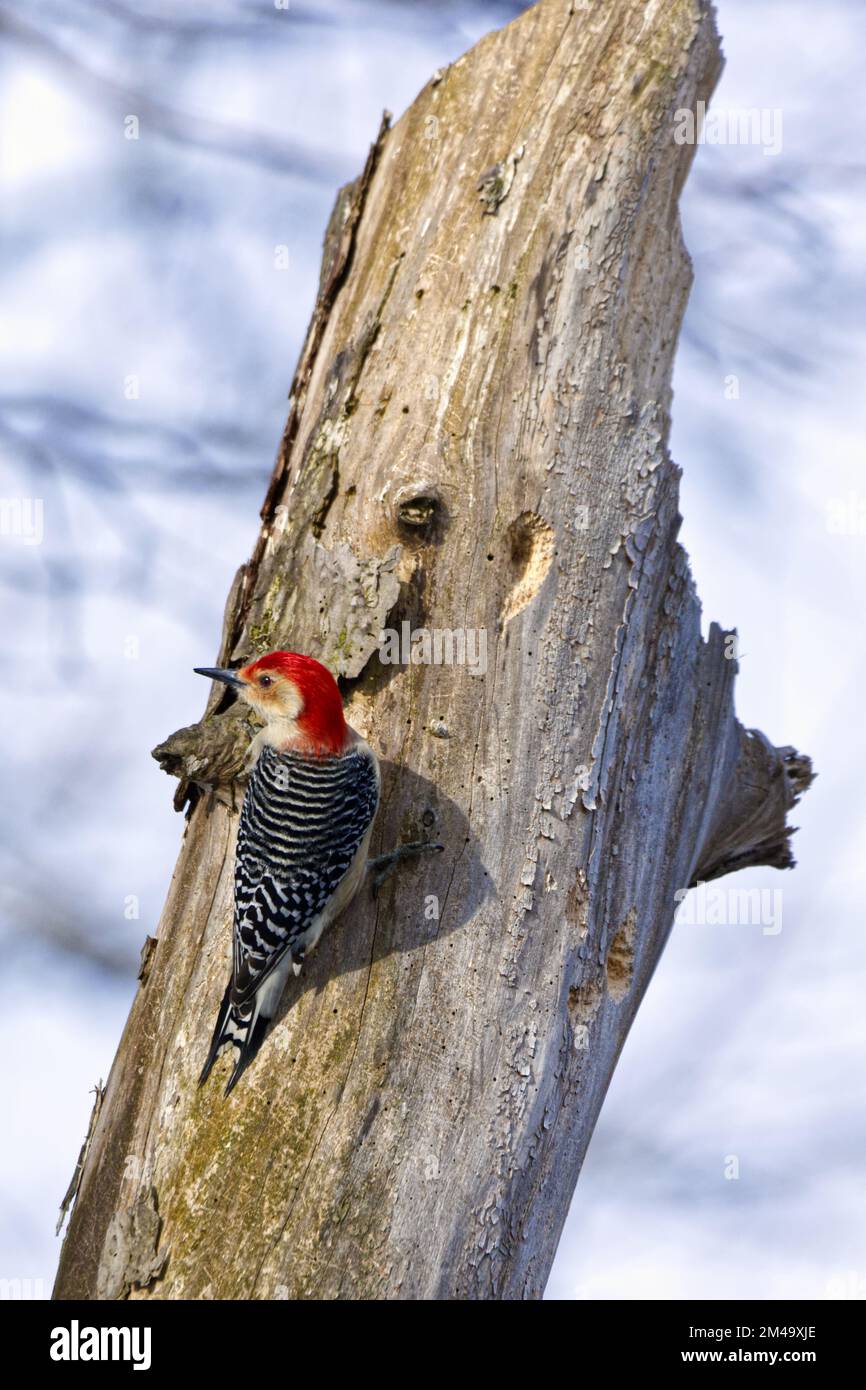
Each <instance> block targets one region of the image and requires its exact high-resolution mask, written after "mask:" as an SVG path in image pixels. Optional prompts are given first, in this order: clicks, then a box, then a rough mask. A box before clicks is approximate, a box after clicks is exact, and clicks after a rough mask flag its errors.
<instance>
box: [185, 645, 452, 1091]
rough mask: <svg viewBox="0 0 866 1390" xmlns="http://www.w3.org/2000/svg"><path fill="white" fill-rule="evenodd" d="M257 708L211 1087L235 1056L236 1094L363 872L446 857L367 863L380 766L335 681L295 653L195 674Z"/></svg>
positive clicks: (409, 849)
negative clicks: (219, 1063)
mask: <svg viewBox="0 0 866 1390" xmlns="http://www.w3.org/2000/svg"><path fill="white" fill-rule="evenodd" d="M195 669H196V671H197V673H198V674H199V675H201V676H210V677H212V679H213V680H218V681H223V682H224V683H225V684H226V685H228V686H230V687H231V688H232V689H233V690H235V691H236V692H237V694H238V696H239V697H240V698H241V699H242V700H245V701H246V703H247V704H248V705H250V706H251V707H252V709H253V710H254V711H255V713H256V714H257V715H258V717H259V718H260V719H262V720H263V721H264V728H263V729H262V730H261V732H260V733H258V734H257V735H256V737H255V738H254V739H253V741H252V743H251V744H250V750H249V754H248V758H247V765H248V767H251V768H252V770H251V772H250V778H249V782H248V785H247V790H246V795H245V797H244V804H243V808H242V810H241V816H240V824H239V827H238V843H237V859H236V867H235V915H234V934H233V936H234V942H233V958H232V974H231V979H230V980H229V983H228V987H227V989H226V992H225V996H224V998H223V1002H222V1005H221V1007H220V1011H219V1015H218V1017H217V1024H216V1028H215V1029H214V1035H213V1041H212V1042H211V1048H210V1052H209V1054H208V1058H207V1061H206V1062H205V1065H204V1070H203V1071H202V1074H201V1081H205V1080H206V1079H207V1077H208V1074H209V1072H210V1070H211V1067H212V1066H213V1064H214V1062H215V1061H216V1058H217V1057H218V1056H219V1054H220V1053H221V1052H222V1051H223V1050H224V1049H225V1048H227V1047H234V1048H235V1049H236V1053H237V1055H236V1058H235V1066H234V1070H233V1071H232V1074H231V1076H230V1078H229V1082H228V1085H227V1087H226V1094H228V1092H229V1091H230V1090H231V1088H232V1087H233V1086H234V1084H235V1082H236V1081H237V1079H238V1077H239V1076H240V1075H241V1072H242V1071H244V1069H245V1068H246V1067H247V1066H248V1065H249V1063H250V1062H251V1061H252V1059H253V1057H254V1056H255V1054H256V1052H257V1051H258V1049H259V1047H260V1046H261V1043H262V1039H263V1037H264V1034H265V1031H266V1029H267V1025H268V1021H269V1020H270V1019H271V1018H273V1016H274V1014H275V1012H276V1009H277V1005H278V1004H279V1002H280V997H281V995H282V993H283V990H284V988H285V985H286V981H287V980H288V977H289V972H290V971H291V970H294V973H295V974H296V975H299V974H300V971H301V964H302V962H303V960H304V957H305V955H306V954H307V953H308V952H310V951H312V950H313V948H314V947H315V945H316V943H317V942H318V940H319V937H320V936H321V934H322V932H323V931H324V929H325V927H327V926H328V925H329V923H330V922H332V921H333V920H334V918H335V917H336V916H337V915H338V913H340V912H341V911H342V910H343V908H344V907H346V905H347V904H348V903H349V902H350V901H351V899H352V898H353V897H354V896H355V894H356V893H357V891H358V889H359V887H360V886H361V883H362V882H363V879H364V875H365V870H366V869H367V868H368V867H372V868H374V869H376V870H379V871H380V874H379V877H380V879H381V877H383V876H384V875H385V874H386V873H387V871H388V870H389V869H390V868H391V867H393V865H394V863H396V862H397V860H398V859H400V858H402V857H403V856H404V855H407V854H412V853H417V852H419V851H420V850H429V849H441V846H440V845H431V844H426V843H425V844H418V845H402V846H400V847H399V848H398V849H396V850H392V851H391V853H390V854H385V855H382V856H381V857H380V858H379V859H375V860H368V858H367V851H368V848H369V844H370V835H371V832H372V828H373V819H374V817H375V815H376V809H377V807H378V803H379V766H378V762H377V760H376V755H375V754H374V752H373V750H372V749H371V747H370V745H369V744H368V743H367V742H366V740H365V739H363V738H361V736H360V734H357V733H356V732H355V730H354V729H352V728H350V727H349V725H348V724H347V723H346V720H345V718H344V716H343V702H342V700H341V698H340V691H339V688H338V686H337V683H336V681H335V680H334V677H333V676H332V675H331V673H330V671H329V670H328V669H327V668H326V667H325V666H322V665H321V664H320V663H319V662H318V661H314V660H313V658H312V657H309V656H301V655H300V654H299V653H297V652H269V653H268V655H267V656H262V657H260V658H259V659H258V660H257V661H253V662H250V664H249V665H247V666H243V667H241V669H240V670H238V671H229V670H223V669H220V668H217V667H201V666H197V667H196V668H195Z"/></svg>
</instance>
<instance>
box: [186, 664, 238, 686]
mask: <svg viewBox="0 0 866 1390" xmlns="http://www.w3.org/2000/svg"><path fill="white" fill-rule="evenodd" d="M192 669H193V670H194V671H195V673H196V675H197V676H210V678H211V680H212V681H222V683H223V685H230V686H232V687H233V688H234V689H235V690H243V688H244V686H245V685H246V681H243V680H241V678H240V676H239V675H238V673H237V671H226V670H224V669H223V668H222V667H221V666H193V668H192Z"/></svg>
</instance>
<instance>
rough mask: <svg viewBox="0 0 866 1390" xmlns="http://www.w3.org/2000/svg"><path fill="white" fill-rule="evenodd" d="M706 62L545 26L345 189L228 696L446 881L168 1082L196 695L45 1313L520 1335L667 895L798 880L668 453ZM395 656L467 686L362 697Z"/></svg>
mask: <svg viewBox="0 0 866 1390" xmlns="http://www.w3.org/2000/svg"><path fill="white" fill-rule="evenodd" d="M719 63H720V58H719V49H718V44H717V38H716V34H715V30H714V26H713V20H712V16H711V12H710V9H709V6H708V5H706V4H705V3H703V0H674V2H673V3H670V4H664V5H659V4H655V3H653V4H650V3H648V0H610V3H607V4H603V5H602V4H579V3H576V2H575V3H570V0H542V3H540V4H538V5H537V6H536V7H535V8H534V9H532V10H529V11H528V12H527V13H525V14H524V15H523V16H522V17H521V18H519V19H518V20H517V21H516V22H515V23H513V24H511V25H509V26H508V27H507V28H506V29H504V30H502V31H501V32H499V33H495V34H492V35H490V36H488V37H487V38H485V39H484V40H483V41H482V42H481V43H479V44H478V45H477V47H476V48H474V49H473V50H472V51H471V52H470V53H469V54H467V55H466V56H465V57H463V58H462V59H460V61H459V62H457V63H455V64H454V65H453V66H452V67H450V68H448V69H447V70H445V71H442V72H438V73H436V74H435V75H434V76H433V78H432V79H431V81H430V82H429V83H428V85H427V86H426V87H425V88H424V90H423V91H422V93H421V94H420V96H419V97H418V99H417V101H416V102H415V103H414V105H413V106H412V107H411V109H410V110H409V111H408V112H407V113H406V115H405V116H403V118H402V119H401V120H400V121H399V122H398V123H397V125H396V126H395V127H394V128H393V129H389V128H388V124H387V121H386V123H385V124H384V125H383V128H382V130H381V132H380V135H379V138H378V140H377V142H376V144H375V146H374V147H373V149H372V151H371V154H370V158H369V160H368V162H367V166H366V168H365V170H364V172H363V174H362V176H361V177H360V178H359V179H358V181H357V182H356V183H354V184H352V185H350V186H349V187H348V188H346V189H345V190H343V192H342V193H341V195H340V197H339V199H338V201H337V206H336V208H335V211H334V215H333V217H332V220H331V224H330V226H329V229H328V234H327V238H326V245H325V256H324V264H323V270H322V280H321V286H320V293H319V299H318V304H317V307H316V310H315V313H314V316H313V320H312V324H311V326H310V330H309V334H308V338H307V342H306V345H305V347H304V351H303V354H302V357H301V361H300V365H299V367H298V371H297V376H296V379H295V382H294V385H293V388H292V397H291V411H290V414H289V420H288V424H287V426H286V430H285V435H284V438H283V441H282V446H281V449H280V453H279V457H278V461H277V465H276V469H275V472H274V475H273V479H272V482H271V485H270V488H269V491H268V495H267V498H266V501H265V505H264V509H263V513H262V517H263V522H262V530H261V536H260V539H259V543H258V546H257V549H256V551H255V554H254V556H253V558H252V560H251V561H250V563H249V564H247V565H246V566H244V567H243V569H242V570H241V571H240V573H239V576H238V580H237V582H236V584H235V586H234V588H233V591H232V593H231V595H230V598H229V602H228V608H227V614H226V624H225V631H224V636H223V644H222V650H221V652H220V654H219V658H218V659H219V661H220V663H221V664H227V663H228V662H230V661H234V660H238V659H240V658H244V659H248V658H250V657H251V656H252V655H253V654H255V653H260V652H262V651H265V650H268V649H270V648H278V647H287V648H290V649H295V650H301V651H306V652H310V653H312V654H313V655H317V656H319V657H320V658H321V659H322V660H324V661H326V662H328V663H329V664H330V665H331V666H332V668H333V669H334V670H335V671H337V672H339V673H340V675H341V676H342V677H343V683H344V688H345V692H346V697H347V702H348V713H349V718H350V720H351V722H352V723H354V724H355V726H356V727H358V728H359V729H361V730H362V731H363V732H365V733H366V734H367V736H368V737H369V738H370V740H371V742H372V743H373V745H374V746H375V747H376V748H377V749H378V750H379V752H380V753H381V754H382V755H383V757H384V759H385V760H386V763H385V780H384V798H383V805H382V810H381V812H380V817H379V821H378V827H377V842H378V845H379V846H380V847H382V848H388V847H390V846H391V845H393V844H394V843H396V842H398V841H400V840H402V839H410V838H411V839H417V838H423V837H425V836H426V837H430V838H435V839H438V840H441V841H442V842H444V844H445V846H446V851H445V853H444V854H443V855H442V856H440V857H438V858H436V859H432V858H428V859H426V860H424V861H423V862H419V863H417V864H416V865H414V866H413V867H410V868H407V869H405V870H403V871H402V872H401V874H400V875H399V877H397V878H395V879H392V880H391V882H389V884H388V885H387V886H386V888H385V889H384V890H383V892H382V894H381V895H380V896H379V898H378V900H374V899H373V898H372V897H371V895H369V894H363V895H362V897H361V898H360V899H359V900H358V901H357V902H356V903H355V905H354V906H353V907H352V909H351V910H350V911H349V912H348V913H347V914H346V915H345V916H344V918H343V919H342V920H341V921H340V923H339V924H338V926H337V927H336V928H335V929H334V930H333V931H332V932H331V933H330V934H329V935H328V936H327V937H326V939H325V940H324V942H323V944H322V945H321V947H320V948H319V951H318V953H317V955H316V956H315V957H313V958H312V959H311V961H310V962H309V965H308V967H306V968H305V973H304V975H303V976H302V977H301V979H300V980H298V981H297V982H296V983H295V984H290V986H289V988H288V991H287V997H286V999H285V1001H284V1004H283V1007H282V1009H281V1012H280V1014H279V1016H278V1019H277V1020H276V1023H275V1026H274V1027H273V1030H272V1032H271V1034H270V1037H269V1039H268V1040H267V1041H266V1043H265V1045H264V1047H263V1048H262V1051H261V1053H260V1054H259V1057H258V1059H257V1061H256V1063H255V1065H254V1066H253V1067H252V1068H251V1069H250V1071H248V1072H247V1074H246V1075H245V1076H244V1078H243V1081H242V1083H241V1084H240V1085H239V1086H238V1087H237V1088H236V1090H235V1091H234V1092H233V1093H232V1095H231V1096H230V1097H229V1098H228V1099H227V1100H226V1099H224V1098H223V1095H222V1087H221V1085H220V1084H219V1076H215V1077H214V1078H212V1080H211V1082H210V1083H209V1084H208V1085H206V1086H205V1087H204V1088H202V1089H198V1087H197V1085H196V1080H197V1076H198V1072H199V1069H200V1068H201V1065H202V1062H203V1060H204V1057H205V1055H206V1052H207V1046H208V1041H209V1037H210V1032H211V1029H212V1026H213V1022H214V1017H215V1014H216V1010H217V1005H218V1003H219V999H220V997H221V994H222V990H223V987H224V983H225V976H226V973H227V971H228V968H229V942H230V931H231V905H232V859H233V846H234V838H235V833H236V825H237V815H236V811H235V809H234V808H233V806H232V799H233V798H232V787H231V783H232V778H233V776H234V775H235V773H236V772H237V768H238V763H239V752H240V750H241V749H242V747H243V746H244V745H245V744H246V742H247V740H248V738H249V730H248V729H247V727H246V726H245V725H244V724H243V723H242V722H241V718H240V715H239V712H238V708H237V706H233V705H231V704H230V703H229V701H230V697H228V696H227V697H225V701H224V703H222V704H221V703H218V701H219V698H220V697H219V696H218V695H215V696H214V697H213V699H212V702H211V704H210V706H209V708H208V710H207V713H206V715H205V718H204V719H203V721H202V722H201V723H199V724H197V725H195V726H193V727H192V728H191V729H186V730H182V731H180V732H179V733H178V734H175V735H174V736H173V737H172V738H171V739H169V740H168V742H167V743H166V744H165V745H163V747H162V748H161V749H159V750H157V755H158V756H159V757H160V759H161V761H162V763H163V765H164V766H165V767H166V768H167V769H168V770H170V771H172V772H174V773H176V774H177V775H178V776H179V777H180V779H181V783H180V793H179V797H180V800H179V804H180V805H184V804H187V805H188V806H189V821H188V825H187V828H186V833H185V839H184V844H183V848H182V851H181V855H180V859H179V862H178V866H177V870H176V872H175V876H174V880H173V883H172V887H171V891H170V894H169V899H168V902H167V904H166V907H165V911H164V913H163V917H162V921H161V923H160V927H159V935H158V938H157V944H156V947H155V950H154V951H152V953H151V954H150V958H149V960H148V961H147V963H146V965H145V967H144V969H143V977H142V982H141V988H140V990H139V992H138V996H137V998H136V1000H135V1002H134V1004H133V1007H132V1011H131V1014H130V1017H129V1021H128V1023H127V1026H126V1030H125V1033H124V1035H123V1039H122V1041H121V1044H120V1048H119V1051H118V1054H117V1057H116V1060H115V1062H114V1066H113V1068H112V1071H111V1076H110V1078H109V1082H108V1086H107V1091H106V1094H105V1097H104V1100H103V1102H102V1105H101V1109H100V1112H99V1114H98V1118H97V1121H96V1124H95V1127H94V1132H93V1135H92V1138H91V1143H90V1146H89V1150H88V1152H87V1156H86V1161H85V1163H84V1168H83V1176H82V1179H81V1183H80V1190H79V1192H78V1198H77V1204H76V1206H75V1210H74V1213H73V1216H72V1220H71V1225H70V1230H69V1234H68V1238H67V1240H66V1244H65V1247H64V1251H63V1256H62V1261H61V1268H60V1274H59V1277H58V1282H57V1289H56V1294H57V1296H59V1297H61V1298H72V1297H95V1296H96V1297H104V1298H111V1297H123V1296H125V1295H128V1294H130V1292H131V1293H132V1296H134V1297H153V1298H218V1297H221V1298H233V1297H244V1298H250V1297H253V1298H274V1297H289V1298H300V1297H306V1298H335V1297H351V1298H362V1297H373V1298H433V1297H455V1298H515V1297H538V1296H539V1295H540V1294H541V1293H542V1291H543V1289H544V1284H545V1280H546V1278H547V1275H548V1271H549V1269H550V1265H551V1261H552V1259H553V1256H554V1253H555V1250H556V1245H557V1241H558V1239H559V1234H560V1231H561V1228H562V1224H563V1221H564V1219H565V1216H566V1212H567V1210H568V1205H569V1201H570V1199H571V1196H572V1193H573V1191H574V1186H575V1183H576V1181H577V1176H578V1173H579V1171H580V1167H581V1162H582V1159H583V1156H584V1152H585V1150H586V1146H587V1143H588V1141H589V1138H590V1136H591V1134H592V1130H593V1126H594V1124H595V1121H596V1118H597V1115H598V1111H599V1107H600V1106H601V1103H602V1099H603V1097H604V1094H605V1091H606V1089H607V1086H608V1083H609V1081H610V1077H611V1074H612V1071H613V1068H614V1066H615V1064H616V1060H617V1057H618V1055H619V1051H620V1049H621V1047H622V1045H623V1041H624V1039H625V1036H626V1034H627V1032H628V1029H629V1026H630V1024H631V1021H632V1019H633V1017H634V1014H635V1011H636V1009H637V1006H638V1004H639V1002H640V1000H641V998H642V996H643V993H644V991H645V989H646V987H647V983H648V981H649V979H650V976H651V974H652V971H653V969H654V967H655V965H656V962H657V961H658V958H659V955H660V952H661V950H662V948H663V946H664V943H665V939H666V937H667V934H668V932H669V931H670V928H671V923H672V917H673V912H674V906H675V901H674V895H675V893H676V892H677V890H678V889H681V888H683V887H685V886H687V885H689V884H691V883H693V882H695V881H697V880H699V879H706V878H710V877H713V876H715V875H718V874H721V873H724V872H726V871H727V870H729V869H733V868H737V867H740V866H742V865H745V864H771V865H775V866H776V867H780V868H781V867H785V866H787V865H788V864H790V862H791V859H790V852H789V845H788V836H789V831H787V830H786V828H785V815H786V811H787V810H788V808H789V807H790V805H791V804H792V802H793V801H794V800H795V799H796V795H797V794H798V792H799V791H800V790H802V788H803V787H804V786H805V785H807V784H808V780H809V770H808V762H807V760H806V759H802V758H799V757H797V755H795V754H794V752H793V750H791V749H786V748H781V749H780V748H774V747H773V746H772V745H771V744H770V743H768V742H767V740H766V739H764V738H763V737H762V736H760V735H755V734H750V733H746V732H745V731H744V730H743V729H742V728H741V727H740V725H739V724H738V723H737V722H736V719H735V717H734V712H733V703H732V686H733V679H734V673H735V665H736V663H735V661H734V660H732V659H727V658H729V657H730V656H731V654H732V653H731V650H730V644H726V641H725V638H724V635H723V634H722V633H721V632H720V631H719V629H718V628H714V629H713V630H712V631H711V635H710V638H709V641H708V642H706V643H705V642H704V641H702V639H701V634H700V626H699V609H698V602H697V599H696V597H695V593H694V589H693V585H692V581H691V578H690V576H689V571H688V564H687V560H686V556H685V555H684V553H683V551H682V550H681V549H680V548H679V546H678V545H677V541H676V536H677V529H678V522H679V518H678V516H677V492H678V470H677V468H676V466H675V465H674V464H673V463H672V462H671V460H670V458H669V456H668V452H667V447H666V441H667V435H668V411H669V406H670V374H671V361H672V357H673V352H674V346H675V343H676V339H677V332H678V328H679V323H680V318H681V315H682V312H683V307H684V305H685V301H686V296H687V293H688V289H689V283H690V267H689V261H688V257H687V255H686V252H685V250H684V248H683V244H682V240H681V236H680V225H679V219H678V212H677V197H678V193H679V190H680V187H681V185H682V182H683V179H684V178H685V175H686V171H687V168H688V164H689V160H690V158H691V154H692V152H693V151H692V148H691V147H690V146H688V145H683V144H678V143H676V142H675V140H674V139H673V129H674V113H675V111H676V110H677V109H678V108H683V107H691V108H694V104H695V102H696V100H698V99H706V98H708V97H709V95H710V92H711V89H712V87H713V84H714V82H715V79H716V76H717V73H718V70H719ZM403 623H407V624H409V625H410V626H409V628H408V629H407V631H409V632H411V633H413V634H415V637H414V639H413V642H412V649H413V650H415V651H418V652H420V655H421V656H422V657H423V656H425V655H426V656H428V657H433V658H435V657H436V655H437V651H436V647H435V644H434V643H433V641H432V638H431V650H430V651H429V652H426V653H425V652H424V651H423V649H422V645H421V644H422V643H423V635H422V636H421V637H419V636H418V635H417V634H418V630H419V629H425V630H426V631H427V633H428V634H432V633H433V631H434V630H439V631H440V633H442V632H446V634H450V635H451V638H452V640H454V641H455V643H456V649H457V655H458V656H459V654H460V653H459V649H460V641H461V633H462V634H466V635H467V636H468V640H469V647H468V651H467V653H466V655H467V658H468V660H467V661H466V662H465V663H464V664H459V662H455V663H454V664H446V663H445V662H442V663H440V664H437V663H436V662H435V660H430V661H428V662H426V663H425V662H424V661H413V662H410V663H409V664H395V663H393V662H390V663H389V662H388V661H387V660H384V659H383V656H382V654H381V653H380V651H379V649H378V638H379V633H380V629H382V628H388V629H393V630H395V631H396V632H397V633H398V634H402V631H403V629H402V627H401V625H402V624H403ZM485 637H486V644H487V645H486V671H484V672H483V673H482V672H481V670H480V669H479V668H480V667H481V665H483V661H482V655H483V642H484V640H485ZM440 640H443V639H441V638H440ZM476 643H477V644H478V645H475V644H476ZM383 652H384V655H385V656H386V657H387V656H388V655H389V654H391V655H393V654H394V653H393V651H391V652H390V653H389V651H388V649H383ZM439 655H441V656H442V657H445V658H447V655H448V636H447V635H446V637H445V638H444V645H443V649H442V651H441V652H440V653H439ZM208 656H209V653H208V652H206V651H203V652H202V660H205V659H206V658H207V657H208ZM472 660H474V662H475V667H474V668H473V666H472V665H471V664H470V662H471V661H472ZM225 1066H227V1062H224V1063H223V1064H222V1065H221V1068H218V1070H219V1071H220V1074H221V1073H222V1067H225ZM223 1079H224V1077H223Z"/></svg>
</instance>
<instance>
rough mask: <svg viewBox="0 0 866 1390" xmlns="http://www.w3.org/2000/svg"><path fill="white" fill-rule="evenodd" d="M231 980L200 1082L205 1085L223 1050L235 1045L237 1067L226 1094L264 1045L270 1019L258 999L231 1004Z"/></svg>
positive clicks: (218, 1015) (221, 1006)
mask: <svg viewBox="0 0 866 1390" xmlns="http://www.w3.org/2000/svg"><path fill="white" fill-rule="evenodd" d="M231 993H232V984H231V980H229V983H228V985H227V987H226V992H225V994H224V995H223V1002H222V1004H221V1005H220V1011H219V1013H218V1014H217V1021H216V1028H215V1029H214V1033H213V1038H212V1040H211V1045H210V1052H209V1053H208V1057H207V1061H206V1062H205V1064H204V1067H203V1068H202V1073H201V1076H200V1077H199V1079H198V1084H199V1085H200V1086H203V1085H204V1083H205V1081H207V1079H208V1076H209V1075H210V1071H211V1067H212V1066H213V1064H214V1062H215V1061H216V1059H217V1057H219V1055H220V1053H222V1052H224V1051H225V1049H226V1048H227V1047H233V1048H234V1049H235V1052H236V1056H235V1065H234V1070H233V1072H232V1074H231V1076H230V1077H229V1079H228V1084H227V1086H226V1089H225V1094H226V1095H228V1093H229V1091H230V1090H231V1089H232V1087H233V1086H234V1085H235V1083H236V1082H237V1081H238V1079H239V1077H240V1076H241V1073H242V1072H244V1071H245V1070H246V1068H247V1067H248V1066H249V1064H250V1062H251V1061H252V1060H253V1058H254V1057H255V1055H256V1053H257V1052H258V1050H259V1048H260V1047H261V1045H262V1039H263V1038H264V1036H265V1031H266V1030H267V1026H268V1022H269V1020H268V1019H267V1018H264V1017H263V1016H262V1013H261V1009H260V1005H259V1001H258V1000H257V999H255V998H254V999H251V1000H250V1001H249V1003H248V1004H244V1005H241V1006H239V1005H237V1004H233V1003H232V998H231Z"/></svg>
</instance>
